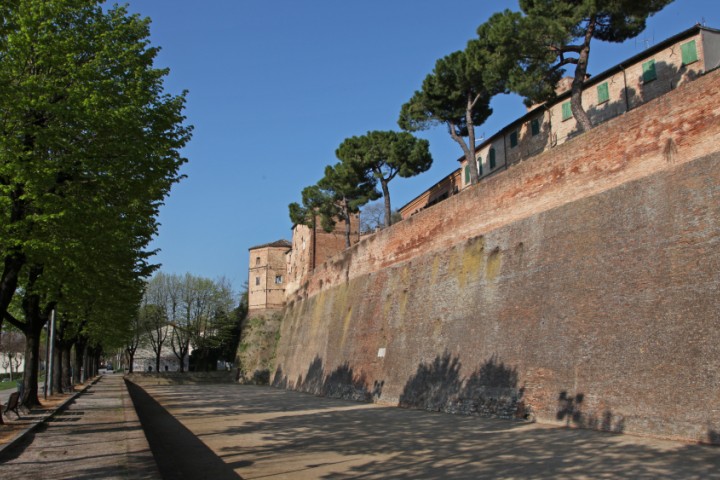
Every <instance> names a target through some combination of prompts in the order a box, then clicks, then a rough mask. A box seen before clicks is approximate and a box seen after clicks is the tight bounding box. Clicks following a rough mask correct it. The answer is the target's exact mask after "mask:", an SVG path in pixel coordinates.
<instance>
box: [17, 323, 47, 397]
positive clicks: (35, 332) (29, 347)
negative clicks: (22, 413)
mask: <svg viewBox="0 0 720 480" xmlns="http://www.w3.org/2000/svg"><path fill="white" fill-rule="evenodd" d="M42 327H43V324H42V323H40V322H35V323H34V324H31V325H29V326H28V328H27V330H25V372H23V398H22V404H23V405H25V406H26V407H27V408H32V407H36V406H39V405H40V399H38V363H39V358H40V333H41V331H42ZM46 364H47V362H46ZM45 375H47V370H46V372H45Z"/></svg>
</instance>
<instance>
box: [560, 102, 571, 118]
mask: <svg viewBox="0 0 720 480" xmlns="http://www.w3.org/2000/svg"><path fill="white" fill-rule="evenodd" d="M570 117H572V108H571V107H570V102H565V103H563V104H562V119H563V120H568V119H569V118H570Z"/></svg>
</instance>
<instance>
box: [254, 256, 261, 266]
mask: <svg viewBox="0 0 720 480" xmlns="http://www.w3.org/2000/svg"><path fill="white" fill-rule="evenodd" d="M255 265H260V257H255Z"/></svg>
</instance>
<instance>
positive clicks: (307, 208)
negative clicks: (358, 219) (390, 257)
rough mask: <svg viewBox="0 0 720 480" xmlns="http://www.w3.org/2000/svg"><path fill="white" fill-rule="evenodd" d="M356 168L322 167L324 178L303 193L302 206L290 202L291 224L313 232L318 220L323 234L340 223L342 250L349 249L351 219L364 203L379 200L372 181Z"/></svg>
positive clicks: (353, 166) (338, 165) (344, 164)
mask: <svg viewBox="0 0 720 480" xmlns="http://www.w3.org/2000/svg"><path fill="white" fill-rule="evenodd" d="M356 167H357V166H356V165H352V164H347V163H343V162H340V163H337V164H336V165H334V166H329V165H328V166H327V167H325V176H324V177H323V178H322V179H320V181H318V183H317V184H316V185H311V186H309V187H305V188H304V189H303V191H302V205H300V204H298V203H296V202H294V203H291V204H290V205H289V206H288V209H289V212H290V220H291V221H292V222H293V224H295V225H307V226H309V227H310V228H313V229H315V228H316V227H317V223H318V220H319V221H320V225H321V226H322V228H323V230H325V231H326V232H332V231H333V230H334V229H335V225H336V224H337V221H338V220H341V221H343V222H344V223H345V246H346V247H349V246H350V233H351V228H350V227H351V225H350V222H351V219H352V216H353V215H355V214H357V213H358V212H359V211H360V207H362V206H363V205H365V204H366V203H367V202H369V201H371V200H376V199H378V198H380V192H378V191H377V189H376V188H375V183H376V180H375V179H374V178H373V177H372V176H371V175H370V174H369V173H368V172H363V171H361V169H359V168H356Z"/></svg>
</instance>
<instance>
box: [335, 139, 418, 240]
mask: <svg viewBox="0 0 720 480" xmlns="http://www.w3.org/2000/svg"><path fill="white" fill-rule="evenodd" d="M429 145H430V144H429V142H428V141H427V140H421V139H418V138H415V137H414V136H412V135H411V134H410V133H408V132H393V131H377V130H376V131H372V132H368V133H367V134H366V135H363V136H359V137H350V138H347V139H345V141H343V142H342V143H341V144H340V147H338V149H337V150H336V152H335V155H336V156H337V157H338V158H339V159H340V161H341V162H342V163H344V164H347V165H348V168H350V169H354V170H359V171H361V172H363V173H364V176H363V178H373V179H375V181H376V182H377V183H379V184H380V189H381V191H382V196H383V199H384V203H385V226H386V227H389V226H390V224H391V222H392V208H391V205H390V189H389V188H388V184H389V183H390V181H391V180H392V179H393V178H395V177H396V176H398V175H399V176H400V177H405V178H407V177H412V176H415V175H418V174H420V173H422V172H425V171H427V170H428V169H429V168H430V167H431V166H432V156H431V155H430V148H429ZM326 177H327V175H326Z"/></svg>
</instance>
